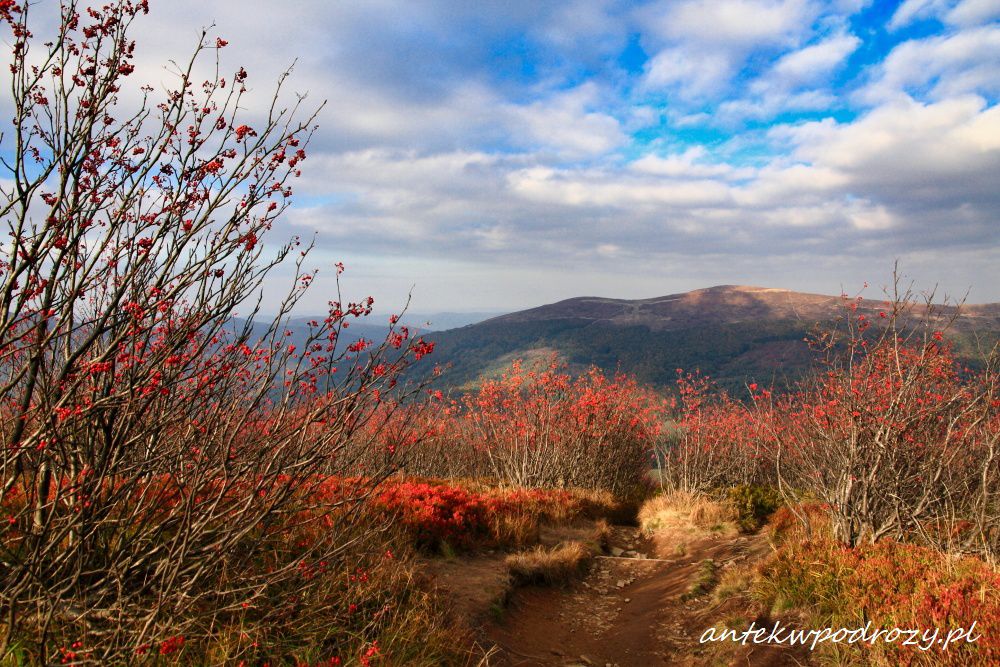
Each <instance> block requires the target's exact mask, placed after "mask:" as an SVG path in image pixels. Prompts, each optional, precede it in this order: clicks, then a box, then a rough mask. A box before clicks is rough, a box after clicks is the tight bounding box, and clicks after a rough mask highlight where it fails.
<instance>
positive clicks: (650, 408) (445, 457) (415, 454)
mask: <svg viewBox="0 0 1000 667" xmlns="http://www.w3.org/2000/svg"><path fill="white" fill-rule="evenodd" d="M665 407H666V403H665V401H664V400H663V398H662V397H661V396H658V395H657V394H655V393H654V392H652V391H651V390H649V389H646V388H644V387H641V386H639V385H638V384H637V383H636V382H635V380H634V379H632V378H629V377H627V376H625V375H617V376H615V377H611V378H609V377H606V376H605V375H603V374H602V373H600V372H599V371H598V370H596V369H593V370H590V371H588V372H586V373H584V374H582V375H577V376H575V377H574V376H573V375H571V374H570V373H568V372H567V371H566V369H565V368H564V367H563V366H562V365H560V364H559V363H558V362H552V363H550V364H548V365H545V366H541V367H537V368H525V367H524V366H523V365H522V364H521V362H518V361H515V362H514V363H513V364H512V365H511V367H510V368H508V369H506V370H505V371H504V372H503V374H502V375H501V376H500V377H499V378H495V379H486V380H484V381H483V382H482V384H481V385H480V386H479V387H478V388H477V389H476V390H475V391H472V392H469V393H467V394H465V395H464V396H463V397H461V398H460V399H454V400H445V399H444V397H440V396H438V397H437V404H436V405H433V406H432V407H431V409H430V411H429V412H428V413H427V414H426V416H425V420H426V423H427V424H428V429H427V432H426V434H427V436H428V437H427V438H425V439H423V440H422V444H421V446H420V447H418V448H414V449H413V450H412V451H411V452H409V453H408V456H407V459H406V464H405V466H406V469H407V470H408V471H411V472H413V473H416V474H427V475H438V476H449V477H483V478H489V479H493V480H496V481H498V482H500V483H504V484H509V485H512V486H521V487H551V488H565V487H580V488H589V489H601V490H606V491H609V492H611V493H613V494H616V495H619V496H628V495H630V494H633V495H634V494H635V493H636V492H637V491H640V492H641V490H642V488H643V485H644V482H645V478H646V472H647V470H648V469H649V465H650V461H651V460H652V452H653V448H654V445H655V443H656V441H657V439H658V438H659V436H660V433H661V430H662V427H663V423H664V419H665V417H666V412H665Z"/></svg>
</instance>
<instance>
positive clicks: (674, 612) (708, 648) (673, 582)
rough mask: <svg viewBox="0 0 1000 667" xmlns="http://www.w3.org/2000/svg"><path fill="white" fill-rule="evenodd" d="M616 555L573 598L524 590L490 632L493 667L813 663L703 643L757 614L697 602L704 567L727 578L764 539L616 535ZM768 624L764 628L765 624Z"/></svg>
mask: <svg viewBox="0 0 1000 667" xmlns="http://www.w3.org/2000/svg"><path fill="white" fill-rule="evenodd" d="M611 544H612V547H614V550H613V553H619V551H618V550H619V549H620V550H622V551H623V552H624V554H623V555H622V556H618V557H615V556H598V557H597V559H596V561H595V564H594V566H593V567H592V568H591V570H590V572H589V574H588V575H587V576H586V577H585V578H584V579H583V580H581V581H580V582H578V583H577V584H576V585H574V586H572V587H570V588H567V589H551V588H549V589H547V588H536V587H531V588H524V589H519V590H517V591H515V592H513V593H512V594H511V596H510V599H509V600H508V603H507V607H506V611H504V613H503V614H502V615H501V614H499V613H494V614H492V615H491V616H490V617H489V618H488V619H487V620H486V624H485V626H484V632H483V634H484V644H486V645H489V644H493V645H495V646H496V653H495V654H494V656H492V658H491V660H490V662H489V664H490V665H508V666H525V665H563V666H565V665H598V666H601V665H603V666H607V665H613V666H615V667H631V666H643V665H688V666H694V665H754V666H761V667H763V666H775V667H777V666H779V665H799V664H807V663H806V661H807V659H808V655H807V653H805V654H804V653H803V651H802V650H797V651H792V650H789V649H785V648H782V647H778V646H768V647H750V648H744V647H740V646H737V645H735V644H728V645H724V644H721V643H720V644H716V643H709V644H700V643H699V641H698V640H699V638H700V637H701V635H702V633H703V632H704V631H705V630H706V629H707V628H710V627H713V626H716V625H721V624H723V623H724V622H725V621H726V620H730V619H740V620H737V621H734V622H733V627H741V628H742V627H746V625H747V624H748V623H749V619H751V618H754V617H755V616H756V614H755V613H754V612H753V610H752V609H750V605H748V603H747V602H746V600H743V599H741V598H739V597H738V596H737V597H733V598H728V599H726V600H724V601H722V602H721V603H720V602H716V601H715V598H714V596H713V595H711V593H710V592H708V593H705V594H702V595H695V596H691V595H690V594H689V592H690V591H691V590H692V588H693V587H694V586H695V585H696V582H698V580H699V570H700V568H701V563H702V562H703V561H705V560H706V559H711V560H712V561H713V562H714V563H715V564H716V565H717V566H718V568H719V571H720V572H721V571H723V570H725V569H726V568H728V567H732V566H734V565H736V564H738V563H741V562H744V561H746V560H747V559H756V558H759V557H761V556H762V555H763V554H764V553H766V552H767V551H768V549H769V547H768V546H767V544H766V542H765V541H764V539H763V538H762V537H761V536H756V535H755V536H748V535H740V534H724V533H721V532H717V533H713V534H699V535H695V536H689V537H688V538H687V539H685V537H684V536H682V535H681V534H680V533H669V532H660V533H657V534H656V535H655V536H654V537H652V538H650V537H647V536H644V535H643V534H642V533H641V532H640V531H639V530H638V529H637V528H631V527H621V526H619V527H615V529H614V531H613V535H612V541H611ZM758 623H760V620H758Z"/></svg>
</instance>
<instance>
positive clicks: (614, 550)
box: [611, 547, 625, 556]
mask: <svg viewBox="0 0 1000 667" xmlns="http://www.w3.org/2000/svg"><path fill="white" fill-rule="evenodd" d="M623 553H625V550H624V549H619V548H618V547H611V555H612V556H621V555H622V554H623Z"/></svg>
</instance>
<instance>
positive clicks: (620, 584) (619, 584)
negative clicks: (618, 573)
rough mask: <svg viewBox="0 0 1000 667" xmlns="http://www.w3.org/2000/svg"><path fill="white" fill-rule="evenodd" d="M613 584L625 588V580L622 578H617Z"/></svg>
mask: <svg viewBox="0 0 1000 667" xmlns="http://www.w3.org/2000/svg"><path fill="white" fill-rule="evenodd" d="M615 586H617V587H618V588H625V581H624V580H623V579H619V580H618V583H616V584H615Z"/></svg>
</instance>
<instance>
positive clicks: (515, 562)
mask: <svg viewBox="0 0 1000 667" xmlns="http://www.w3.org/2000/svg"><path fill="white" fill-rule="evenodd" d="M591 558H593V554H592V553H591V551H590V549H588V548H587V547H586V546H585V545H584V544H582V543H581V542H567V543H565V544H560V545H558V546H556V547H553V548H550V549H546V548H545V547H536V548H535V549H532V550H530V551H522V552H521V553H517V554H512V555H510V556H508V557H507V560H506V564H507V570H508V571H509V572H510V575H511V578H512V579H513V581H514V583H515V584H517V585H526V584H545V585H547V586H554V585H564V584H567V583H569V582H570V581H572V580H573V579H575V578H577V577H578V576H580V574H581V573H583V572H584V570H585V569H586V568H587V565H588V564H589V563H590V560H591Z"/></svg>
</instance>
